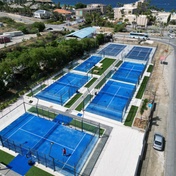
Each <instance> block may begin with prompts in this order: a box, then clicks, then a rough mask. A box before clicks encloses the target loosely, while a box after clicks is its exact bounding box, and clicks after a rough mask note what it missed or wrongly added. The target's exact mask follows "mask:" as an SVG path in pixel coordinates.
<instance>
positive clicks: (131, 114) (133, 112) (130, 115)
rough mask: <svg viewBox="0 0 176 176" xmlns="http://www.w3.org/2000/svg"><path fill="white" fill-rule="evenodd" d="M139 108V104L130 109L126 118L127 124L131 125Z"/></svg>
mask: <svg viewBox="0 0 176 176" xmlns="http://www.w3.org/2000/svg"><path fill="white" fill-rule="evenodd" d="M137 110H138V107H137V106H131V108H130V111H129V113H128V116H127V118H126V120H125V123H124V125H125V126H131V125H132V123H133V120H134V117H135V116H136V112H137Z"/></svg>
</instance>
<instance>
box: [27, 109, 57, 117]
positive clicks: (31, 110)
mask: <svg viewBox="0 0 176 176" xmlns="http://www.w3.org/2000/svg"><path fill="white" fill-rule="evenodd" d="M28 111H29V112H32V113H35V114H39V115H41V116H45V117H48V118H51V119H54V118H55V117H56V115H57V114H55V113H53V112H49V111H46V110H43V109H39V108H36V107H32V108H30V109H29V110H28Z"/></svg>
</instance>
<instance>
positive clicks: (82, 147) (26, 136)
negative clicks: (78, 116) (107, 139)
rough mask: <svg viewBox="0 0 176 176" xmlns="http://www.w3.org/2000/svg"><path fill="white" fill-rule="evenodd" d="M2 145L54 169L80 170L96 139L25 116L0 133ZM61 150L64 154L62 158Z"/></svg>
mask: <svg viewBox="0 0 176 176" xmlns="http://www.w3.org/2000/svg"><path fill="white" fill-rule="evenodd" d="M0 136H1V138H2V144H3V146H4V147H7V148H10V149H11V150H14V151H15V152H18V153H20V154H22V155H26V157H28V158H29V159H31V158H32V159H33V160H34V161H37V162H39V163H41V164H44V165H47V166H48V167H51V168H52V169H54V170H62V172H63V173H64V172H68V173H69V174H73V173H74V172H75V169H76V172H77V173H79V171H80V170H81V169H82V167H83V165H84V163H85V161H86V159H87V157H88V156H89V154H90V151H91V150H92V149H93V148H94V146H95V144H96V141H97V139H98V137H96V135H92V134H90V133H86V132H84V131H80V130H76V129H73V128H70V127H69V126H64V125H62V124H60V123H56V122H53V121H49V120H46V119H44V118H40V117H38V116H35V115H33V114H30V113H25V114H23V115H22V116H20V117H19V118H18V119H17V120H16V121H14V122H13V123H11V124H10V125H9V126H7V127H6V128H5V129H3V130H2V131H1V132H0ZM63 148H65V149H66V155H65V156H64V155H63V152H62V151H63Z"/></svg>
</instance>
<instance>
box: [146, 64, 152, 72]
mask: <svg viewBox="0 0 176 176" xmlns="http://www.w3.org/2000/svg"><path fill="white" fill-rule="evenodd" d="M152 70H153V65H149V67H148V69H147V72H150V73H151V72H152Z"/></svg>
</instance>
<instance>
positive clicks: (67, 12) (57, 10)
mask: <svg viewBox="0 0 176 176" xmlns="http://www.w3.org/2000/svg"><path fill="white" fill-rule="evenodd" d="M54 12H57V13H60V14H71V12H70V11H68V10H64V9H55V10H54Z"/></svg>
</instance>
